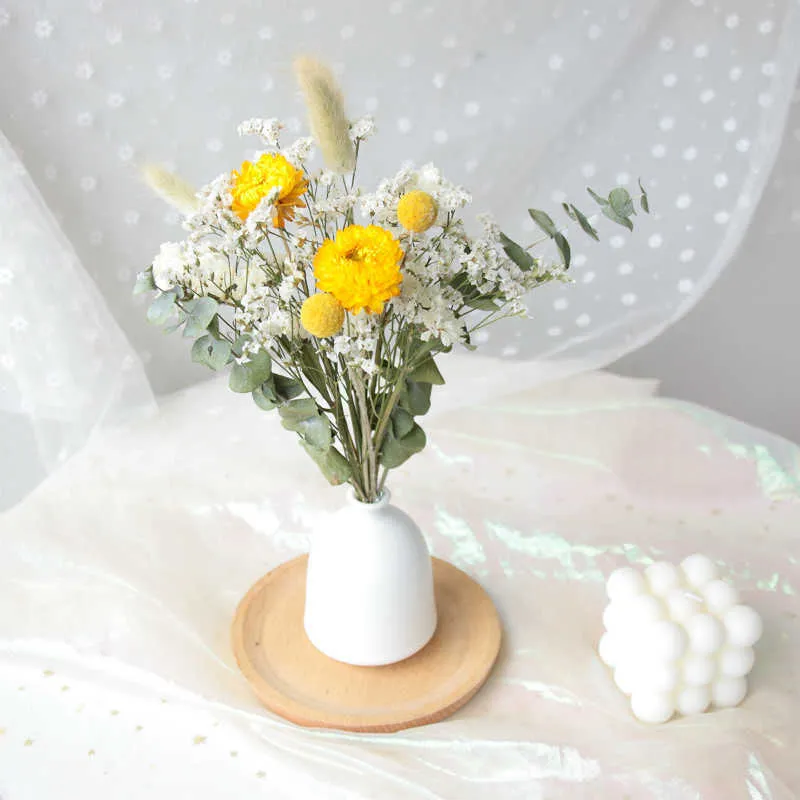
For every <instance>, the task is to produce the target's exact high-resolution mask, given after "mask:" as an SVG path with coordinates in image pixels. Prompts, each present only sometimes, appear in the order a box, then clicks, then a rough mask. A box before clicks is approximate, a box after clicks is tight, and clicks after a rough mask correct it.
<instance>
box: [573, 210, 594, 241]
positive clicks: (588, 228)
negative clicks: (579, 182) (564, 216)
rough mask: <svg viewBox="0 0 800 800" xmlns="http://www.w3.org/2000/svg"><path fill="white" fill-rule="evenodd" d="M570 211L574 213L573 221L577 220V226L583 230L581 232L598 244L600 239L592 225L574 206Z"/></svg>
mask: <svg viewBox="0 0 800 800" xmlns="http://www.w3.org/2000/svg"><path fill="white" fill-rule="evenodd" d="M572 210H573V211H574V212H575V219H577V220H578V225H580V226H581V228H583V232H584V233H587V234H589V236H591V237H592V239H594V240H595V241H596V242H599V241H600V237H599V236H598V235H597V231H596V230H595V229H594V226H593V225H592V223H591V222H589V220H588V219H587V218H586V215H585V214H584V213H583V212H582V211H580V210H579V209H577V208H576V207H575V206H572Z"/></svg>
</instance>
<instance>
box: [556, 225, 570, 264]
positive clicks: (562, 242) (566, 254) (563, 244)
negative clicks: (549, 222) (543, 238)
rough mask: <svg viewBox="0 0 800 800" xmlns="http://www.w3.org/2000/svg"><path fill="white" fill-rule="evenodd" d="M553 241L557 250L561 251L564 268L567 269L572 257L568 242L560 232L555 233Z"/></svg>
mask: <svg viewBox="0 0 800 800" xmlns="http://www.w3.org/2000/svg"><path fill="white" fill-rule="evenodd" d="M553 241H554V242H555V243H556V247H557V248H558V252H559V253H561V258H563V259H564V268H565V269H569V262H570V259H571V258H572V252H571V251H570V249H569V242H568V241H567V238H566V237H565V236H564V234H562V233H557V234H556V235H555V236H554V237H553Z"/></svg>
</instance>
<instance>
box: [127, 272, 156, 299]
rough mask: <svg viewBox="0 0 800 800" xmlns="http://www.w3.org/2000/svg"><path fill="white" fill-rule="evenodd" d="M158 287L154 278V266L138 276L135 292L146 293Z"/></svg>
mask: <svg viewBox="0 0 800 800" xmlns="http://www.w3.org/2000/svg"><path fill="white" fill-rule="evenodd" d="M157 288H158V287H157V286H156V282H155V281H154V280H153V268H152V267H148V268H147V269H146V270H145V271H144V272H140V273H139V274H138V275H137V276H136V283H134V285H133V293H134V294H145V293H146V292H154V291H155V290H156V289H157Z"/></svg>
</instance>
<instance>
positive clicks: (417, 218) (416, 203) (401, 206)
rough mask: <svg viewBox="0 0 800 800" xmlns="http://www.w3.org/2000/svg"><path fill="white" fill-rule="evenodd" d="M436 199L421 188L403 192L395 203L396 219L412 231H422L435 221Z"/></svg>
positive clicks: (437, 210) (436, 212) (436, 211)
mask: <svg viewBox="0 0 800 800" xmlns="http://www.w3.org/2000/svg"><path fill="white" fill-rule="evenodd" d="M438 212H439V209H438V208H437V206H436V201H435V200H434V199H433V198H432V197H431V196H430V195H429V194H428V193H427V192H423V191H422V190H421V189H415V190H414V191H412V192H407V193H406V194H404V195H403V196H402V197H401V198H400V201H399V202H398V203H397V221H398V222H399V223H400V224H401V225H402V226H403V227H404V228H405V229H406V230H407V231H411V232H412V233H422V232H423V231H426V230H428V228H430V227H431V225H433V223H434V222H436V215H437V214H438Z"/></svg>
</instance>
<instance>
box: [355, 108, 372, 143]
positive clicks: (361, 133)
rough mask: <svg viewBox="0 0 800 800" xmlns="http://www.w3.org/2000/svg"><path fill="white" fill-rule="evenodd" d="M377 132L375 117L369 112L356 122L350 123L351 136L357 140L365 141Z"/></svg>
mask: <svg viewBox="0 0 800 800" xmlns="http://www.w3.org/2000/svg"><path fill="white" fill-rule="evenodd" d="M374 133H375V119H374V118H373V116H372V115H371V114H367V115H365V116H363V117H361V118H360V119H357V120H356V121H355V122H351V123H350V138H351V139H352V140H353V141H354V142H355V141H362V142H363V141H364V140H365V139H368V138H369V137H370V136H372V135H373V134H374Z"/></svg>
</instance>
